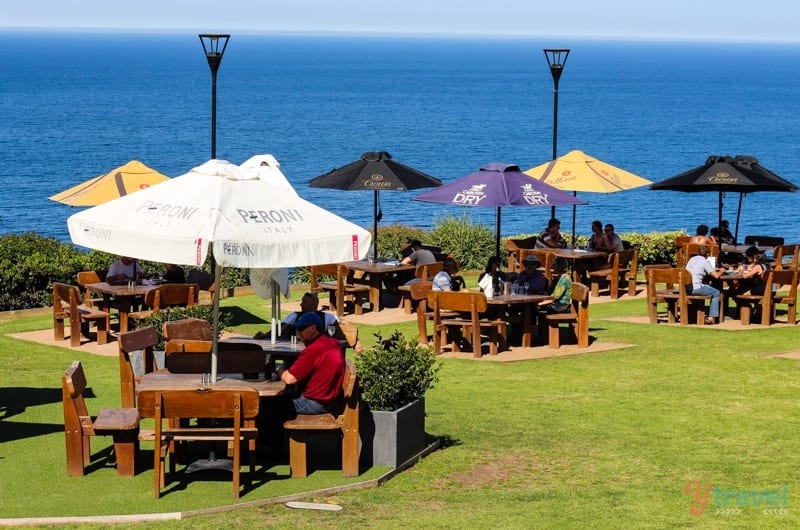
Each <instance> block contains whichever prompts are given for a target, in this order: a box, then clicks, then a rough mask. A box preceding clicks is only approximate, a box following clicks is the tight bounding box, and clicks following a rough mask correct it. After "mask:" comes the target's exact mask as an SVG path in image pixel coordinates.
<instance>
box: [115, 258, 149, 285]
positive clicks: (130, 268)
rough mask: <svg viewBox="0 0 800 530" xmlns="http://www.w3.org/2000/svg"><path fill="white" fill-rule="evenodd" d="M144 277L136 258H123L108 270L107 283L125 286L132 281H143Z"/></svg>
mask: <svg viewBox="0 0 800 530" xmlns="http://www.w3.org/2000/svg"><path fill="white" fill-rule="evenodd" d="M143 277H144V273H143V272H142V269H141V268H140V267H139V266H138V264H137V263H136V260H135V259H134V258H131V257H128V256H121V257H120V258H119V259H118V260H117V261H115V262H114V263H112V264H111V266H110V267H109V268H108V274H106V282H108V283H110V284H111V285H124V284H126V283H128V282H130V281H138V280H141V279H142V278H143Z"/></svg>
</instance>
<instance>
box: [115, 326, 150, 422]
mask: <svg viewBox="0 0 800 530" xmlns="http://www.w3.org/2000/svg"><path fill="white" fill-rule="evenodd" d="M157 344H158V335H157V334H156V330H155V328H154V327H152V326H147V327H144V328H141V329H137V330H134V331H128V332H127V333H120V335H119V336H118V337H117V347H118V350H119V388H120V396H121V398H122V406H123V407H135V406H136V383H138V382H139V381H140V380H141V377H136V374H135V373H134V371H133V363H132V362H131V354H132V353H133V352H137V351H141V352H142V357H143V361H144V373H150V372H154V371H156V370H158V366H156V360H155V357H154V355H153V348H155V346H156V345H157Z"/></svg>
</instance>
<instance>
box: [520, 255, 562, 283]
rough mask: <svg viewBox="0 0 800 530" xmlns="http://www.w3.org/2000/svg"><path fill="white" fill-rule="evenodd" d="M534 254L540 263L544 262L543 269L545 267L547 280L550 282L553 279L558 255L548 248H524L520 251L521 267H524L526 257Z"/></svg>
mask: <svg viewBox="0 0 800 530" xmlns="http://www.w3.org/2000/svg"><path fill="white" fill-rule="evenodd" d="M531 254H533V255H534V256H536V259H537V260H539V263H541V264H542V269H544V277H545V278H547V281H548V282H550V281H552V280H553V264H554V263H555V261H556V255H555V254H553V253H552V252H548V251H547V249H544V248H535V249H530V250H528V249H523V250H521V251H520V254H519V255H520V267H521V268H524V265H523V264H524V263H525V258H527V257H528V256H529V255H531Z"/></svg>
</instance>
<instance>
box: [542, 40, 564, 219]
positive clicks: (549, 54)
mask: <svg viewBox="0 0 800 530" xmlns="http://www.w3.org/2000/svg"><path fill="white" fill-rule="evenodd" d="M544 56H545V59H547V66H549V67H550V74H551V75H552V76H553V160H555V159H556V158H558V80H559V79H561V73H562V72H563V71H564V65H566V64H567V57H568V56H569V49H565V48H545V50H544ZM550 214H551V215H550V216H551V217H555V216H556V207H555V206H553V207H552V208H551V209H550Z"/></svg>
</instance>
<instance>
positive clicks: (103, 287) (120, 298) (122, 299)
mask: <svg viewBox="0 0 800 530" xmlns="http://www.w3.org/2000/svg"><path fill="white" fill-rule="evenodd" d="M85 287H86V288H87V289H89V290H91V291H94V292H96V293H101V294H102V295H103V306H104V307H111V297H112V296H113V297H114V300H115V302H116V303H115V304H114V307H116V308H117V311H119V332H120V333H127V331H128V314H129V313H130V312H131V308H132V307H133V305H134V304H135V303H137V301H138V300H141V299H142V297H144V295H145V294H146V293H147V291H149V290H150V289H153V288H155V287H157V286H156V285H141V284H138V283H137V284H135V285H134V286H133V287H128V284H127V283H125V284H123V285H112V284H110V283H108V282H98V283H87V284H86V286H85Z"/></svg>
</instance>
